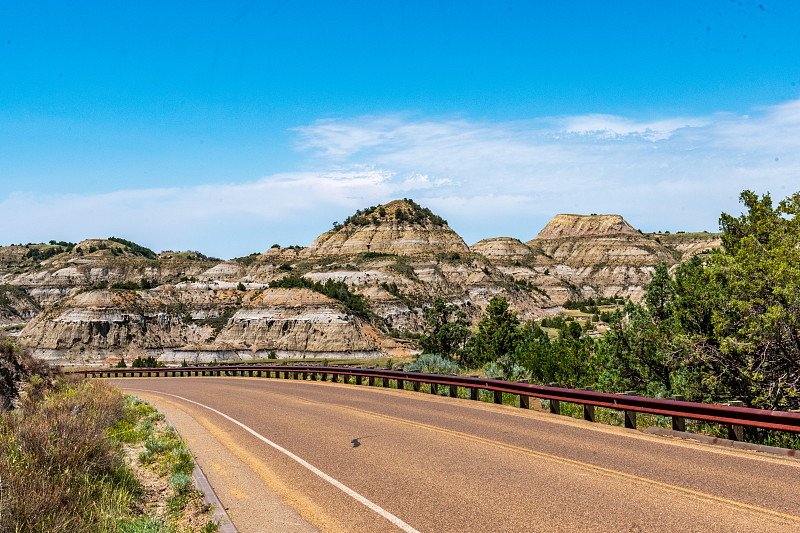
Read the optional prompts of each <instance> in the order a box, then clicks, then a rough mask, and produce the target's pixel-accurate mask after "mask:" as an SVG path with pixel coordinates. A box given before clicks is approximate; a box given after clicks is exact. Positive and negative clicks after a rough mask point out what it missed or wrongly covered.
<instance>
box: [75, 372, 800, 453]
mask: <svg viewBox="0 0 800 533" xmlns="http://www.w3.org/2000/svg"><path fill="white" fill-rule="evenodd" d="M68 373H70V374H79V375H80V374H82V375H83V376H84V377H90V376H92V377H128V376H130V377H162V376H164V377H183V376H232V375H237V374H239V375H242V376H250V377H268V378H271V377H273V375H274V377H276V378H279V377H280V378H294V379H300V377H301V376H302V379H307V378H310V379H313V380H316V379H322V380H328V378H329V377H330V379H331V381H333V382H338V381H339V378H340V376H341V377H342V379H344V380H346V381H348V382H349V380H350V378H351V377H353V378H354V379H355V382H356V384H358V385H360V384H362V382H363V380H364V378H366V379H367V380H368V384H369V385H372V386H374V385H376V380H378V379H380V380H381V385H382V386H384V387H389V386H390V382H391V381H395V385H396V387H397V388H398V389H405V383H406V382H409V383H411V384H412V386H413V389H414V390H415V391H419V390H420V385H421V384H423V383H426V384H428V385H430V389H431V393H433V394H438V388H439V386H446V387H449V389H450V390H449V393H450V396H457V394H458V387H463V388H466V389H469V391H470V398H472V399H473V400H477V399H478V391H479V390H481V389H482V390H486V391H491V392H492V393H493V395H494V402H495V403H502V402H503V393H509V394H515V395H517V396H519V406H520V407H522V408H529V406H530V398H538V399H542V400H549V401H550V411H551V412H552V413H556V414H560V412H561V409H560V407H561V402H567V403H573V404H580V405H582V406H583V415H584V418H585V419H586V420H589V421H594V420H595V414H594V408H595V407H605V408H609V409H616V410H619V411H624V412H625V427H628V428H635V427H636V413H650V414H654V415H660V416H665V417H671V418H672V428H673V429H675V430H679V431H684V430H685V420H686V419H687V418H688V419H693V420H701V421H704V422H712V423H717V424H723V425H727V426H728V436H729V438H731V439H733V440H742V427H752V428H760V429H769V430H777V431H788V432H792V433H800V413H796V412H786V411H767V410H763V409H753V408H750V407H739V406H733V405H716V404H705V403H695V402H686V401H682V400H679V399H659V398H645V397H642V396H633V395H628V394H611V393H607V392H595V391H593V390H583V389H564V388H560V387H554V386H544V385H532V384H529V383H522V382H509V381H502V380H497V379H486V378H478V377H465V376H451V375H440V374H422V373H419V372H404V371H398V370H380V369H368V368H344V367H320V366H289V365H225V366H197V367H167V368H124V369H122V368H120V369H116V368H113V369H102V370H78V371H72V372H68Z"/></svg>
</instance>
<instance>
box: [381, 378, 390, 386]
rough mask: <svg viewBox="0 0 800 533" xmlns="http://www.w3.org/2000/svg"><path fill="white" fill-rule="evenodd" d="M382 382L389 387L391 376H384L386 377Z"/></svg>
mask: <svg viewBox="0 0 800 533" xmlns="http://www.w3.org/2000/svg"><path fill="white" fill-rule="evenodd" d="M381 384H382V385H383V386H384V387H388V386H389V378H388V377H386V376H384V377H383V382H382V383H381Z"/></svg>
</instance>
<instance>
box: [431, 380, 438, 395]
mask: <svg viewBox="0 0 800 533" xmlns="http://www.w3.org/2000/svg"><path fill="white" fill-rule="evenodd" d="M431 394H439V384H438V383H431Z"/></svg>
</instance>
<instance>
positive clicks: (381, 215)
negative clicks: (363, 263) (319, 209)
mask: <svg viewBox="0 0 800 533" xmlns="http://www.w3.org/2000/svg"><path fill="white" fill-rule="evenodd" d="M467 251H469V248H468V247H467V245H466V243H465V242H464V240H463V239H462V238H461V237H459V236H458V234H457V233H456V232H454V231H453V230H452V229H450V227H449V226H448V225H447V221H446V220H443V219H441V218H440V217H438V216H436V215H434V214H433V213H431V212H430V210H428V209H425V208H422V207H420V206H419V205H417V204H416V203H414V202H413V201H409V200H395V201H393V202H389V203H388V204H386V205H382V206H376V207H371V208H368V209H366V210H364V211H359V212H357V213H356V214H355V215H354V216H351V217H349V218H347V220H345V222H344V223H343V224H341V225H339V224H337V225H336V227H334V228H333V229H332V230H330V231H328V232H326V233H324V234H322V235H320V236H319V237H317V239H316V240H315V241H314V243H313V244H312V245H311V246H309V247H308V248H307V249H305V250H303V252H302V254H301V255H302V256H303V257H311V258H314V257H326V256H340V255H358V254H362V253H372V254H394V255H406V256H415V255H430V254H436V253H448V252H467Z"/></svg>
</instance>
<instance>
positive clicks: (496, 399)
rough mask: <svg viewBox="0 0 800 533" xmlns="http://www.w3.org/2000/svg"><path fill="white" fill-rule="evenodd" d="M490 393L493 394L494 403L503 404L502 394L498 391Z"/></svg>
mask: <svg viewBox="0 0 800 533" xmlns="http://www.w3.org/2000/svg"><path fill="white" fill-rule="evenodd" d="M492 392H494V403H503V393H502V392H500V391H499V390H496V391H492Z"/></svg>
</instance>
